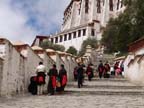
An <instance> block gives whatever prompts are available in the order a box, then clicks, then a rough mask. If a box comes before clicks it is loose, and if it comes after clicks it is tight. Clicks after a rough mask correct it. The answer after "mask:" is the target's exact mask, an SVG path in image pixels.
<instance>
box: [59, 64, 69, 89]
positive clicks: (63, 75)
mask: <svg viewBox="0 0 144 108" xmlns="http://www.w3.org/2000/svg"><path fill="white" fill-rule="evenodd" d="M58 79H59V81H60V87H57V91H58V92H63V91H64V88H65V86H66V84H67V71H66V70H65V68H64V65H63V64H62V65H61V68H60V70H59V75H58Z"/></svg>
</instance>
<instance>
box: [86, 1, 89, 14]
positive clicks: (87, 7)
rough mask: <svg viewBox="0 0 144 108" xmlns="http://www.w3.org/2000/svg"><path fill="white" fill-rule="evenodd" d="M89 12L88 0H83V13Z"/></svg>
mask: <svg viewBox="0 0 144 108" xmlns="http://www.w3.org/2000/svg"><path fill="white" fill-rule="evenodd" d="M88 10H89V0H85V13H88Z"/></svg>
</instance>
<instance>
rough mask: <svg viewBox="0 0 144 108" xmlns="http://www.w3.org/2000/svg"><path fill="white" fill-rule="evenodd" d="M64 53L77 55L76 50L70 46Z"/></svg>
mask: <svg viewBox="0 0 144 108" xmlns="http://www.w3.org/2000/svg"><path fill="white" fill-rule="evenodd" d="M66 52H67V53H70V54H73V55H77V50H76V48H75V47H73V46H70V47H69V49H68V50H67V51H66Z"/></svg>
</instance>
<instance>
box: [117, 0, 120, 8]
mask: <svg viewBox="0 0 144 108" xmlns="http://www.w3.org/2000/svg"><path fill="white" fill-rule="evenodd" d="M119 4H120V0H118V2H117V10H118V9H119Z"/></svg>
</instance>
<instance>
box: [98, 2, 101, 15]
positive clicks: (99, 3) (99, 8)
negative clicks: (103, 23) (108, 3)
mask: <svg viewBox="0 0 144 108" xmlns="http://www.w3.org/2000/svg"><path fill="white" fill-rule="evenodd" d="M97 13H101V0H97Z"/></svg>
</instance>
